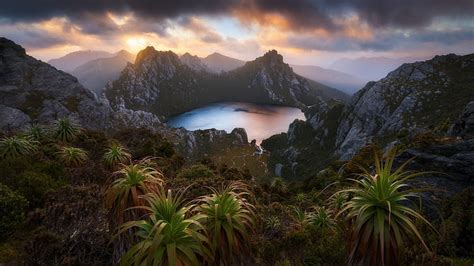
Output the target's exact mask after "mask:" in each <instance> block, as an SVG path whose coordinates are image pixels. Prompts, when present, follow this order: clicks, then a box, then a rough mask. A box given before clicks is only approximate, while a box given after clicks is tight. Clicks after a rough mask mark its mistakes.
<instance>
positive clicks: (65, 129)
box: [53, 118, 81, 142]
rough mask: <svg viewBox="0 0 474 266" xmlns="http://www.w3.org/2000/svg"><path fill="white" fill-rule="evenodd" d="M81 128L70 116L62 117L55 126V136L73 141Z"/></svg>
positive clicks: (62, 139)
mask: <svg viewBox="0 0 474 266" xmlns="http://www.w3.org/2000/svg"><path fill="white" fill-rule="evenodd" d="M80 131H81V130H80V128H79V127H78V126H77V125H76V124H75V123H73V122H72V121H71V120H70V119H69V118H60V119H58V120H56V122H55V123H54V128H53V137H54V138H55V139H59V140H61V141H66V142H70V141H73V140H74V139H75V138H76V137H77V135H78V134H79V133H80Z"/></svg>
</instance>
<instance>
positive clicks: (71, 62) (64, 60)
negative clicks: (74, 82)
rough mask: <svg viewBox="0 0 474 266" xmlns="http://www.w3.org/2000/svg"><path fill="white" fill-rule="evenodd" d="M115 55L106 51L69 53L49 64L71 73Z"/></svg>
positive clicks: (50, 61)
mask: <svg viewBox="0 0 474 266" xmlns="http://www.w3.org/2000/svg"><path fill="white" fill-rule="evenodd" d="M112 56H114V55H113V54H111V53H109V52H105V51H77V52H72V53H69V54H67V55H65V56H62V57H60V58H56V59H51V60H49V61H48V64H50V65H52V66H54V67H56V68H57V69H59V70H62V71H65V72H71V71H73V70H74V69H75V68H76V67H78V66H80V65H82V64H85V63H87V62H89V61H91V60H94V59H97V58H104V57H112Z"/></svg>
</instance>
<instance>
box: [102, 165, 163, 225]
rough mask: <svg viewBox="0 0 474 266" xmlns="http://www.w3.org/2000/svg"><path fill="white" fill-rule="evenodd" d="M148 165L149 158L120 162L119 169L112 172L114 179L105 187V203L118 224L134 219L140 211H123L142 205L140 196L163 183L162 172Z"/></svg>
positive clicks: (155, 189) (156, 188)
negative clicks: (128, 162) (129, 162)
mask: <svg viewBox="0 0 474 266" xmlns="http://www.w3.org/2000/svg"><path fill="white" fill-rule="evenodd" d="M150 165H151V160H150V159H149V158H145V159H143V160H141V161H139V162H137V163H131V164H129V165H124V164H121V165H120V166H121V169H120V170H118V171H116V172H114V173H113V175H112V177H116V179H115V180H114V181H112V183H111V184H110V186H109V188H108V189H107V192H106V204H107V205H108V207H109V208H110V210H111V214H112V217H113V219H114V220H115V221H116V222H117V223H118V224H121V223H123V222H124V221H130V220H134V219H136V218H137V216H138V215H139V214H140V213H142V212H140V211H139V210H137V209H135V210H132V211H129V212H127V213H125V210H126V209H127V208H130V207H135V206H141V205H143V200H142V199H141V197H140V196H142V195H146V194H147V193H150V192H156V191H158V189H159V188H160V187H161V185H162V184H163V174H162V173H161V172H160V171H158V170H157V169H155V168H153V167H151V166H150Z"/></svg>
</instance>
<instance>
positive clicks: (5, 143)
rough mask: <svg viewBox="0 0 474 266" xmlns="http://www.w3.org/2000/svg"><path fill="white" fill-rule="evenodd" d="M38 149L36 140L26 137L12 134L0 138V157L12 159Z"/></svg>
mask: <svg viewBox="0 0 474 266" xmlns="http://www.w3.org/2000/svg"><path fill="white" fill-rule="evenodd" d="M37 150H38V142H37V141H35V140H32V139H30V138H27V137H21V136H13V137H4V138H2V139H0V158H1V159H13V158H18V157H21V156H25V155H30V154H31V153H34V152H36V151H37Z"/></svg>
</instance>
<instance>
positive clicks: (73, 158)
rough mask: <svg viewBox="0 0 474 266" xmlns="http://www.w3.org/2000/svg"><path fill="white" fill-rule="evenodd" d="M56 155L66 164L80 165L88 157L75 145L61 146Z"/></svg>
mask: <svg viewBox="0 0 474 266" xmlns="http://www.w3.org/2000/svg"><path fill="white" fill-rule="evenodd" d="M57 155H58V157H59V160H60V161H61V162H63V163H64V164H65V165H67V166H78V165H81V164H82V163H84V162H85V161H86V160H87V158H88V156H87V152H86V151H84V150H83V149H81V148H75V147H61V148H60V149H59V151H58V152H57Z"/></svg>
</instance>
